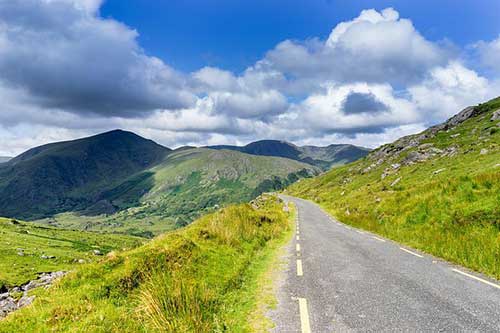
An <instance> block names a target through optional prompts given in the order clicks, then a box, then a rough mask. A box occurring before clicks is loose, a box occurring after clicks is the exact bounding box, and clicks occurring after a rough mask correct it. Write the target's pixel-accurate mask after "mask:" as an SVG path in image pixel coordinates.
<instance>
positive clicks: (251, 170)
mask: <svg viewBox="0 0 500 333" xmlns="http://www.w3.org/2000/svg"><path fill="white" fill-rule="evenodd" d="M318 173H319V170H318V169H316V168H315V167H312V166H310V165H308V164H305V163H301V162H297V161H293V160H290V159H285V158H279V157H266V156H253V155H248V154H244V153H240V152H236V151H228V150H213V149H206V148H186V149H180V150H176V151H174V152H172V153H171V154H170V155H169V156H168V157H167V158H166V159H165V160H164V161H163V162H161V163H159V164H158V165H156V166H154V167H152V168H151V169H148V170H146V171H145V172H144V173H142V174H141V173H140V174H137V175H134V176H133V177H131V178H130V179H127V180H125V181H124V182H123V183H122V184H120V185H118V186H117V187H116V188H113V189H110V190H109V191H107V192H105V193H103V195H102V199H103V200H106V202H108V203H109V204H111V205H113V206H114V207H116V209H118V210H120V211H119V212H118V213H116V214H111V215H102V214H97V215H96V216H89V215H90V214H88V213H86V214H81V213H79V214H75V213H66V214H59V215H56V216H54V217H52V218H49V219H44V220H41V221H40V222H43V223H50V224H52V225H54V226H59V227H64V228H78V229H85V230H100V231H113V232H124V233H129V234H135V235H140V236H148V237H151V236H153V235H156V234H159V233H161V232H164V231H167V230H171V229H174V228H176V227H181V226H184V225H186V224H188V223H189V222H191V221H192V220H194V219H195V218H197V217H198V216H200V215H201V214H203V213H207V212H210V211H213V210H214V209H216V208H218V207H219V206H223V205H226V204H228V203H236V202H245V201H249V200H251V199H252V198H254V197H256V196H257V195H259V194H260V193H262V192H266V191H274V190H279V189H282V188H284V187H286V186H287V185H289V184H291V183H293V182H295V181H296V180H298V179H300V178H304V177H311V176H313V175H315V174H318ZM144 174H147V175H148V176H147V177H146V176H143V175H144ZM84 213H85V212H84Z"/></svg>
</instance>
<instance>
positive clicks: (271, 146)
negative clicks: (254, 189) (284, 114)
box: [209, 140, 370, 170]
mask: <svg viewBox="0 0 500 333" xmlns="http://www.w3.org/2000/svg"><path fill="white" fill-rule="evenodd" d="M209 148H212V149H227V150H236V151H240V152H243V153H247V154H252V155H261V156H278V157H285V158H289V159H292V160H296V161H301V162H304V163H308V164H311V165H314V166H317V167H319V168H321V169H323V170H328V169H330V168H331V167H332V166H334V165H342V164H345V163H349V162H353V161H355V160H357V159H359V158H362V157H364V156H366V154H368V153H369V151H370V150H369V149H367V148H363V147H357V146H353V145H347V144H338V145H329V146H326V147H317V146H302V147H299V146H296V145H294V144H292V143H289V142H286V141H278V140H261V141H256V142H252V143H249V144H248V145H246V146H242V147H240V146H230V145H220V146H210V147H209Z"/></svg>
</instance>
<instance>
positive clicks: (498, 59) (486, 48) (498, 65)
mask: <svg viewBox="0 0 500 333" xmlns="http://www.w3.org/2000/svg"><path fill="white" fill-rule="evenodd" d="M474 47H475V48H476V49H477V50H478V52H479V58H480V60H481V62H482V65H484V66H486V67H487V68H489V69H492V70H493V71H495V72H496V73H500V35H499V36H498V38H497V39H495V40H492V41H490V42H485V41H480V42H478V43H476V44H475V45H474Z"/></svg>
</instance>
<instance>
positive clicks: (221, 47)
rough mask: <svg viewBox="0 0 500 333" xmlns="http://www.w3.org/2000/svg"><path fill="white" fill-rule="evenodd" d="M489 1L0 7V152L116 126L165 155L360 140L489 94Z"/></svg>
mask: <svg viewBox="0 0 500 333" xmlns="http://www.w3.org/2000/svg"><path fill="white" fill-rule="evenodd" d="M499 54H500V1H496V0H474V1H472V0H470V1H465V0H433V1H431V0H418V1H416V0H399V1H386V0H377V1H367V0H356V1H354V0H317V1H298V0H287V1H285V0H275V1H270V0H267V1H264V0H253V1H245V2H243V1H235V0H232V1H231V0H197V1H195V0H182V1H180V0H179V1H177V0H168V1H167V0H161V1H160V0H156V1H145V0H142V1H141V0H127V1H123V0H9V1H0V100H2V112H0V142H1V144H0V155H16V154H19V153H21V152H22V151H24V150H26V149H28V148H30V147H33V146H36V145H40V144H44V143H48V142H54V141H60V140H68V139H74V138H78V137H82V136H87V135H92V134H96V133H100V132H104V131H108V130H112V129H116V128H121V129H124V130H130V131H133V132H136V133H138V134H140V135H142V136H144V137H147V138H151V139H153V140H155V141H157V142H159V143H162V144H164V145H166V146H169V147H178V146H182V145H210V144H246V143H248V142H251V141H255V140H259V139H280V140H288V141H292V142H294V143H297V144H316V145H328V144H332V143H352V144H357V145H362V146H368V147H377V146H378V145H380V144H383V143H387V142H391V141H393V140H395V139H397V138H399V137H401V136H403V135H408V134H412V133H416V132H419V131H422V130H423V129H425V128H426V127H428V126H430V125H433V124H436V123H438V122H441V121H443V120H445V119H447V118H448V117H450V116H452V115H454V114H456V113H457V112H459V111H460V110H461V109H463V108H464V107H466V106H469V105H474V104H477V103H480V102H484V101H486V100H488V99H491V98H493V97H496V96H498V95H500V61H499Z"/></svg>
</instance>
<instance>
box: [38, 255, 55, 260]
mask: <svg viewBox="0 0 500 333" xmlns="http://www.w3.org/2000/svg"><path fill="white" fill-rule="evenodd" d="M40 258H42V259H55V258H56V257H55V256H47V255H45V254H43V255H41V256H40Z"/></svg>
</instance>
